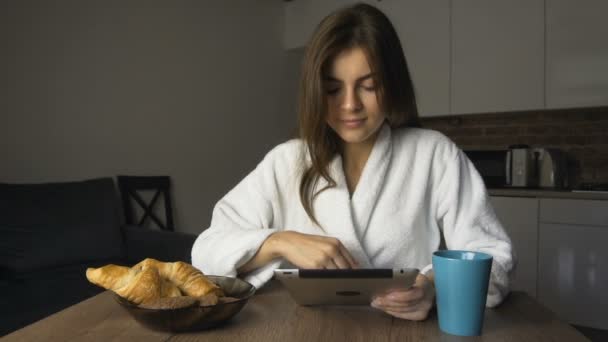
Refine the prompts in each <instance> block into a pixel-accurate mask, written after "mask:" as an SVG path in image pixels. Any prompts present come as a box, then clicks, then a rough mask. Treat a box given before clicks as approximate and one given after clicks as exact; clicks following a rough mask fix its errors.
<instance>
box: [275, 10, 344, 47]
mask: <svg viewBox="0 0 608 342" xmlns="http://www.w3.org/2000/svg"><path fill="white" fill-rule="evenodd" d="M353 3H355V0H297V1H290V2H286V3H285V4H284V7H283V10H284V28H285V30H284V32H283V46H284V47H285V49H294V48H298V47H303V46H306V44H307V43H308V39H309V38H310V36H311V35H312V32H313V31H314V29H315V28H316V27H317V25H318V24H319V23H320V22H321V20H322V19H323V18H325V16H327V15H328V14H329V13H331V12H333V11H334V10H336V9H338V8H340V7H343V6H347V5H349V4H353Z"/></svg>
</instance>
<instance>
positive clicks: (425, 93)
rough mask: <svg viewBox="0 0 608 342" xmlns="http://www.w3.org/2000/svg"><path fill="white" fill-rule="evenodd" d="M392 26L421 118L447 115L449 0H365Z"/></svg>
mask: <svg viewBox="0 0 608 342" xmlns="http://www.w3.org/2000/svg"><path fill="white" fill-rule="evenodd" d="M366 2H368V3H370V4H372V5H374V6H376V7H378V8H379V9H380V10H381V11H382V12H384V13H385V14H386V15H387V16H388V17H389V19H390V20H391V22H392V23H393V26H394V27H395V30H396V31H397V34H398V35H399V39H400V40H401V45H402V47H403V52H404V53H405V57H406V59H407V63H408V68H409V71H410V77H411V78H412V82H413V83H414V89H415V93H416V101H417V103H418V112H419V115H420V117H429V116H437V115H446V114H449V112H450V6H449V4H450V1H449V0H433V1H420V0H418V1H403V0H383V1H377V0H374V1H366Z"/></svg>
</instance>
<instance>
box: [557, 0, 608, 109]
mask: <svg viewBox="0 0 608 342" xmlns="http://www.w3.org/2000/svg"><path fill="white" fill-rule="evenodd" d="M607 13H608V1H604V0H583V1H572V0H547V14H546V15H547V19H546V21H547V24H546V25H547V74H546V84H547V87H546V91H547V108H565V107H583V106H606V105H608V20H606V16H607Z"/></svg>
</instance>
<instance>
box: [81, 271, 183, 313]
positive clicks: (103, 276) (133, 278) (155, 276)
mask: <svg viewBox="0 0 608 342" xmlns="http://www.w3.org/2000/svg"><path fill="white" fill-rule="evenodd" d="M86 275H87V279H88V280H89V281H90V282H91V283H93V284H96V285H99V286H101V287H103V288H106V289H108V290H112V291H114V292H115V293H116V294H118V295H119V296H121V297H123V298H125V299H127V300H129V301H131V302H133V303H136V304H141V303H146V302H150V301H154V300H157V299H158V298H163V297H177V296H181V292H180V290H179V289H178V288H177V286H175V285H174V284H172V283H171V282H169V281H167V280H164V279H162V278H161V276H160V274H159V273H158V270H157V269H155V268H151V267H149V268H143V267H138V268H135V267H133V268H128V267H124V266H117V265H112V264H110V265H106V266H104V267H100V268H88V269H87V272H86Z"/></svg>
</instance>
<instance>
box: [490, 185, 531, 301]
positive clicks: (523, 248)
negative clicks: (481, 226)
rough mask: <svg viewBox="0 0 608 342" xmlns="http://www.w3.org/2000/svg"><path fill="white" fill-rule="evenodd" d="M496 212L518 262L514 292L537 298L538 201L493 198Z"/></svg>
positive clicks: (519, 198)
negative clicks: (517, 291) (521, 292)
mask: <svg viewBox="0 0 608 342" xmlns="http://www.w3.org/2000/svg"><path fill="white" fill-rule="evenodd" d="M490 200H491V202H492V205H493V206H494V211H495V212H496V216H497V217H498V219H499V220H500V222H501V223H502V224H503V226H504V227H505V230H506V231H507V233H508V234H509V237H510V238H511V242H512V244H513V249H514V251H515V254H516V256H517V259H518V262H517V267H516V269H515V272H514V274H513V283H512V284H511V289H512V290H519V291H524V292H526V293H528V294H529V295H530V296H532V297H534V298H536V286H537V283H536V282H537V265H538V199H536V198H523V197H498V196H492V197H491V198H490Z"/></svg>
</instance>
